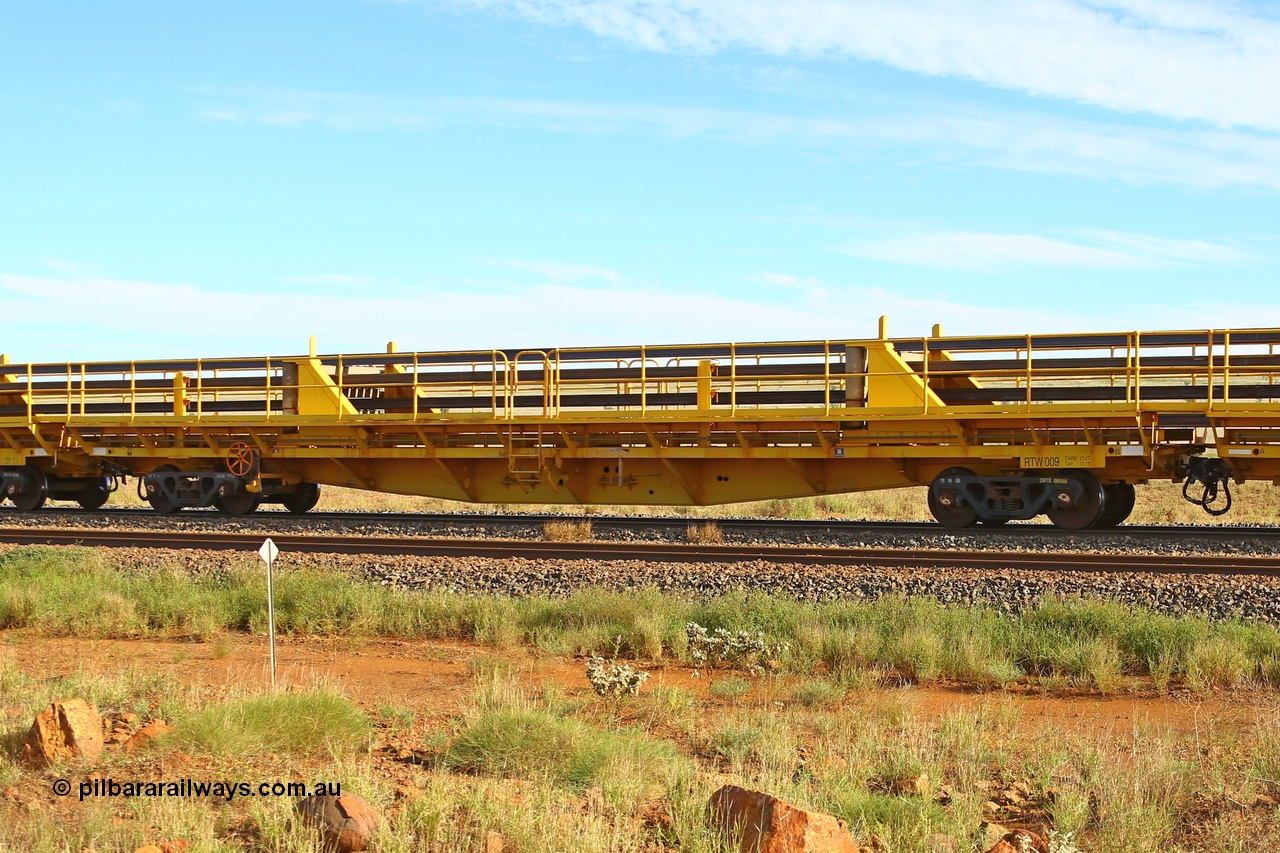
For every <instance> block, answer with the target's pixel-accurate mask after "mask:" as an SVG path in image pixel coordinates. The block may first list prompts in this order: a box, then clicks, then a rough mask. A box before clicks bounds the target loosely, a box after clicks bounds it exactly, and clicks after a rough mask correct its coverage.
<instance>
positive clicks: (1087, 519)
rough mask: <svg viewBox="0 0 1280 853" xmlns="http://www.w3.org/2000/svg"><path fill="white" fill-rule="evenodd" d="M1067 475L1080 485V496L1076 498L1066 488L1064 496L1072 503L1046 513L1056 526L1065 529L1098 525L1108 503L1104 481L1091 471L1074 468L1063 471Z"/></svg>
mask: <svg viewBox="0 0 1280 853" xmlns="http://www.w3.org/2000/svg"><path fill="white" fill-rule="evenodd" d="M1062 473H1063V475H1064V476H1065V477H1067V478H1068V479H1070V480H1071V481H1073V482H1074V483H1076V484H1077V485H1079V486H1080V497H1079V499H1076V498H1075V497H1074V496H1073V495H1072V494H1071V493H1070V491H1069V490H1066V489H1064V490H1063V492H1064V497H1067V498H1068V499H1070V500H1071V503H1070V505H1065V506H1056V507H1050V508H1049V511H1048V512H1047V513H1046V514H1047V515H1048V516H1049V520H1050V521H1052V522H1053V526H1054V527H1061V528H1062V529H1063V530H1084V529H1086V528H1089V527H1096V526H1097V525H1098V521H1099V520H1100V519H1101V518H1102V511H1103V510H1104V509H1105V508H1106V505H1107V493H1106V491H1105V490H1104V489H1103V488H1102V483H1101V482H1100V481H1099V480H1098V478H1097V477H1095V476H1094V475H1093V474H1092V473H1091V472H1089V471H1085V470H1083V469H1081V468H1074V469H1071V470H1068V471H1063V472H1062Z"/></svg>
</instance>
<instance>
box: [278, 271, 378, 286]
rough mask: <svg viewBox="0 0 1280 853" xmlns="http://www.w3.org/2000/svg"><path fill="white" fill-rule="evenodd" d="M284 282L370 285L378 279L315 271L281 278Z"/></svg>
mask: <svg viewBox="0 0 1280 853" xmlns="http://www.w3.org/2000/svg"><path fill="white" fill-rule="evenodd" d="M280 281H281V282H283V283H284V284H312V285H318V286H320V287H368V286H369V285H371V284H374V283H375V282H377V281H378V279H377V278H375V277H374V276H371V275H349V274H347V273H335V272H327V273H313V274H311V275H291V276H286V277H285V278H282V279H280Z"/></svg>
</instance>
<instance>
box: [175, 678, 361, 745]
mask: <svg viewBox="0 0 1280 853" xmlns="http://www.w3.org/2000/svg"><path fill="white" fill-rule="evenodd" d="M176 726H177V729H178V731H177V732H176V733H175V734H174V735H173V736H172V737H173V740H174V742H175V743H178V744H182V745H188V746H193V747H199V748H202V749H205V750H208V751H209V752H211V753H213V754H215V755H254V754H262V753H271V752H289V753H314V752H325V753H329V754H334V755H336V754H339V753H343V752H351V751H358V750H361V749H365V748H367V746H368V744H369V737H370V734H371V732H372V726H371V724H370V721H369V718H368V717H367V716H366V715H365V714H364V712H363V711H361V710H360V709H359V708H358V707H357V706H356V705H355V703H353V702H352V701H351V700H350V699H347V698H346V697H345V696H342V695H341V694H339V693H336V692H333V691H331V690H325V689H321V688H315V689H311V690H307V691H304V692H299V693H280V694H274V695H262V696H247V697H244V698H238V699H230V700H226V701H223V702H217V703H214V704H210V705H205V706H204V707H202V708H200V709H198V710H196V711H194V712H192V713H191V714H189V715H188V716H186V717H183V718H181V719H179V720H178V721H177V722H176Z"/></svg>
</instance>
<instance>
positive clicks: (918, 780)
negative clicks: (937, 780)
mask: <svg viewBox="0 0 1280 853" xmlns="http://www.w3.org/2000/svg"><path fill="white" fill-rule="evenodd" d="M889 789H890V790H891V791H892V792H893V793H895V794H897V795H898V796H900V797H902V796H909V797H927V796H929V793H930V792H931V791H932V790H933V784H932V783H931V782H930V781H929V774H928V773H921V774H920V775H919V776H912V777H910V778H907V779H899V780H898V781H896V782H894V783H893V784H892V785H890V786H889Z"/></svg>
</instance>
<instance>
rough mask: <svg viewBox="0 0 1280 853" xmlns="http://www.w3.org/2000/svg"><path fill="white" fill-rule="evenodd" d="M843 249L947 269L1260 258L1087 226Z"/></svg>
mask: <svg viewBox="0 0 1280 853" xmlns="http://www.w3.org/2000/svg"><path fill="white" fill-rule="evenodd" d="M839 251H842V252H845V253H846V254H850V255H854V256H857V257H860V258H868V259H871V260H876V261H886V262H889V263H895V264H907V265H910V266H919V267H933V268H936V269H949V270H996V269H1002V268H1017V267H1026V266H1057V267H1091V268H1096V269H1119V270H1138V269H1160V268H1170V267H1176V266H1185V265H1188V264H1215V265H1221V264H1238V263H1243V262H1247V261H1251V260H1256V259H1257V258H1256V257H1255V256H1253V255H1251V254H1249V253H1247V252H1244V251H1241V250H1240V249H1237V248H1235V247H1234V246H1229V245H1225V244H1222V243H1212V242H1208V241H1204V240H1176V239H1169V238H1165V237H1153V236H1150V235H1146V234H1124V233H1119V232H1115V231H1088V232H1085V233H1084V234H1083V235H1081V236H1080V237H1078V238H1076V239H1062V238H1056V237H1044V236H1040V235H1037V234H992V233H984V232H977V231H922V232H914V233H907V234H894V235H890V236H886V237H878V238H872V239H864V240H859V241H857V242H854V243H852V244H850V245H848V246H844V247H841V248H840V249H839Z"/></svg>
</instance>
